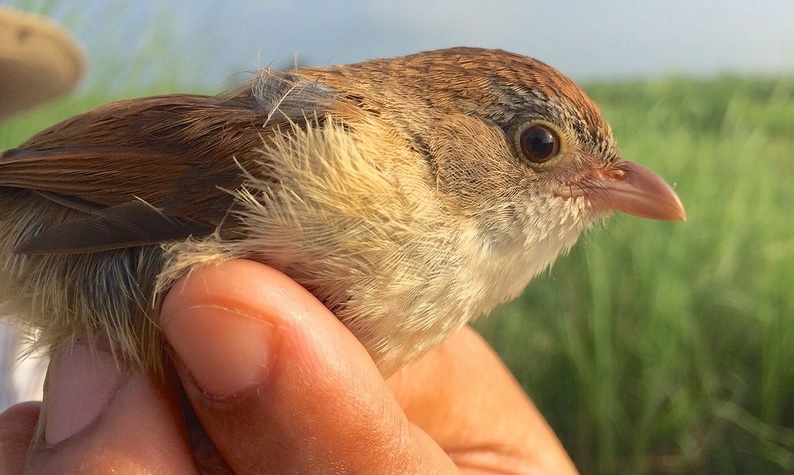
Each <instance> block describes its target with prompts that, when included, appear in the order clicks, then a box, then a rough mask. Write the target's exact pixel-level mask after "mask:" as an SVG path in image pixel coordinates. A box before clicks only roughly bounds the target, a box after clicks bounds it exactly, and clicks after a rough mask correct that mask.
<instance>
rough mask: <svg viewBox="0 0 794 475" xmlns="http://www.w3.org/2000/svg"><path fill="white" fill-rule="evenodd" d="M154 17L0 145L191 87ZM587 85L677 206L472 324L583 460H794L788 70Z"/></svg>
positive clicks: (793, 226) (792, 150) (577, 253)
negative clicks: (669, 216)
mask: <svg viewBox="0 0 794 475" xmlns="http://www.w3.org/2000/svg"><path fill="white" fill-rule="evenodd" d="M23 3H24V2H23ZM28 3H31V4H37V5H35V7H36V8H33V9H35V10H40V11H45V12H46V11H48V9H54V8H66V7H64V5H66V4H65V2H59V1H57V0H48V1H41V2H28ZM38 4H40V5H38ZM119 14H121V13H119ZM108 25H111V22H109V23H108ZM111 29H112V26H107V25H106V26H105V31H106V32H107V31H110V30H111ZM153 31H158V29H157V28H153ZM159 31H160V34H159V35H158V34H153V35H151V36H148V37H146V38H149V39H148V40H145V42H146V44H147V45H148V46H144V48H143V50H142V51H144V53H142V54H141V55H140V57H136V58H113V57H112V51H113V47H112V42H111V43H109V46H108V51H109V54H108V56H109V58H91V62H92V68H95V67H96V65H97V64H99V65H100V68H99V71H100V73H99V74H100V75H102V76H101V77H100V80H98V81H97V80H94V81H93V82H92V87H91V88H83V89H81V90H80V91H78V93H77V94H75V95H73V96H71V97H68V98H66V99H64V100H61V101H59V102H57V103H54V104H51V105H49V106H47V107H44V108H41V109H38V110H36V111H33V112H31V113H28V114H26V115H24V116H21V117H19V118H17V119H16V120H12V121H9V122H5V123H0V149H2V148H8V147H12V146H14V145H16V144H18V143H19V142H21V141H22V140H24V139H26V138H27V137H29V136H30V135H32V134H33V133H35V132H37V131H38V130H40V129H41V128H43V127H45V126H47V125H50V124H52V123H55V122H57V121H59V120H61V119H64V118H67V117H69V116H71V115H74V114H76V113H79V112H82V111H85V110H87V109H89V108H91V107H92V106H95V105H98V104H101V103H103V102H107V101H109V100H112V99H117V98H119V97H130V96H137V95H144V94H151V93H159V92H166V91H172V92H175V91H179V92H186V91H194V92H195V87H194V86H193V85H192V84H191V83H190V81H189V80H185V78H188V77H189V76H190V74H189V72H186V71H185V69H183V68H181V67H180V62H179V61H178V60H177V59H174V60H173V61H172V62H169V63H158V64H160V65H161V66H163V69H162V70H157V68H154V67H153V66H152V64H153V63H152V61H151V60H149V56H148V55H147V54H145V52H146V51H147V49H149V51H151V52H154V51H157V55H156V56H158V57H163V55H167V46H166V45H167V41H166V39H164V38H165V37H164V36H163V35H164V33H163V32H162V29H160V30H159ZM144 36H145V35H144ZM166 36H167V35H166ZM117 40H118V41H120V39H117ZM108 41H112V37H111V39H110V40H108ZM140 41H144V40H140ZM152 56H154V53H153V54H152ZM102 64H105V66H101V65H102ZM108 64H109V65H110V66H107V65H108ZM103 77H104V78H106V79H107V81H103V80H101V79H102V78H103ZM114 84H115V85H118V84H121V85H123V86H122V87H121V88H118V87H116V88H114V87H111V85H114ZM585 87H586V89H587V90H588V92H589V94H590V95H591V97H592V98H593V99H595V100H596V102H598V103H599V104H600V105H601V106H602V108H603V110H604V113H605V115H606V117H607V119H608V120H609V121H610V122H611V124H612V126H613V129H614V132H615V135H616V137H617V139H618V142H619V143H620V144H621V145H622V147H623V154H624V156H625V157H626V158H630V159H632V160H635V161H638V162H641V163H643V164H645V165H648V166H649V167H651V168H653V169H654V170H655V171H657V172H658V173H660V174H661V175H662V176H664V177H665V178H667V179H668V180H669V181H671V182H672V183H675V185H676V191H677V192H678V193H679V195H680V197H681V199H682V201H683V202H684V204H685V205H686V207H687V213H688V219H689V221H688V222H686V223H661V222H651V221H647V220H641V219H637V218H632V217H627V216H617V217H614V218H611V219H610V220H608V221H607V222H606V223H605V224H604V225H603V226H600V227H597V228H595V229H594V230H593V231H591V232H590V233H589V234H588V235H586V236H584V237H583V238H582V240H581V241H580V244H579V245H578V246H577V247H576V248H575V249H574V250H573V251H572V252H571V253H570V255H568V256H566V257H563V258H561V259H560V260H559V261H558V262H557V264H556V265H555V267H554V268H553V269H552V270H551V271H550V272H548V273H547V274H546V275H544V276H542V277H539V278H537V279H536V280H535V281H533V282H532V283H531V284H530V286H529V288H528V289H527V291H526V293H525V295H524V296H523V297H522V298H521V299H520V300H519V301H517V302H515V303H513V304H510V305H508V306H505V307H503V308H502V309H500V310H499V311H498V312H497V313H498V315H495V316H492V317H491V318H487V319H483V320H481V321H480V322H478V323H477V325H476V326H477V327H478V329H479V330H480V331H481V332H482V333H483V334H485V335H486V337H487V338H488V339H489V341H491V342H492V344H493V345H494V346H495V347H496V348H497V350H498V351H499V353H500V354H501V355H502V356H503V358H504V359H505V361H506V362H507V364H508V365H509V366H510V368H511V369H512V370H513V372H514V374H515V375H516V377H517V378H518V379H519V381H520V382H521V384H522V385H523V386H524V387H525V388H526V390H527V392H528V393H529V394H530V395H531V397H532V398H533V400H534V401H535V403H536V404H537V405H538V406H539V407H540V409H541V411H542V412H543V414H544V415H545V416H546V417H547V418H548V420H549V422H550V423H551V425H552V426H553V427H554V429H555V430H556V431H557V433H558V435H559V436H560V437H561V439H562V440H563V443H564V444H565V446H566V448H567V449H568V450H569V452H570V453H571V455H572V457H573V458H574V460H575V461H576V463H577V465H578V467H579V468H580V470H581V471H582V473H607V474H626V473H631V474H645V473H654V474H656V473H658V474H663V473H725V474H731V473H737V474H739V473H792V472H794V221H793V220H792V219H791V217H790V211H789V209H790V208H791V206H792V204H794V186H791V182H792V180H793V179H794V78H764V77H738V76H730V77H729V76H726V77H714V78H707V79H703V78H700V79H692V78H685V77H670V78H660V79H655V80H649V81H637V82H613V83H592V84H585ZM207 92H217V90H214V91H207Z"/></svg>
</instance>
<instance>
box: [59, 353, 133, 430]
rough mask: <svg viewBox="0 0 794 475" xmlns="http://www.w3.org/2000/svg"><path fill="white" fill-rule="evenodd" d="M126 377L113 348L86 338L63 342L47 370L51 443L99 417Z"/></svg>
mask: <svg viewBox="0 0 794 475" xmlns="http://www.w3.org/2000/svg"><path fill="white" fill-rule="evenodd" d="M122 379H123V373H122V372H121V371H120V370H119V367H118V365H117V363H116V360H115V359H114V358H113V355H112V354H111V353H110V352H109V351H105V350H104V349H97V348H94V347H93V346H89V345H88V342H85V340H83V342H79V343H71V342H70V343H65V344H63V345H62V346H61V348H59V349H58V350H57V351H56V353H55V355H54V356H53V359H52V362H51V363H50V366H49V370H48V373H47V386H46V388H47V390H46V397H45V400H44V411H45V430H44V438H45V440H46V441H47V443H48V444H57V443H59V442H61V441H63V440H66V439H68V438H69V437H71V436H73V435H74V434H76V433H78V432H79V431H80V430H82V429H83V428H85V427H86V426H88V425H89V424H91V423H92V422H93V421H94V420H96V419H97V417H99V415H100V414H101V413H102V412H103V411H104V410H105V408H106V407H107V406H108V405H109V403H110V401H111V400H112V399H113V397H114V396H115V395H116V394H117V393H118V391H119V388H120V386H121V383H122Z"/></svg>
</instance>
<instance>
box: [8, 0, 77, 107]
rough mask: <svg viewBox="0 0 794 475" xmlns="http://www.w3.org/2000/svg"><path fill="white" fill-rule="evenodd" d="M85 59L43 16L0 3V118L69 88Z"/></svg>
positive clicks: (56, 26)
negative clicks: (3, 5)
mask: <svg viewBox="0 0 794 475" xmlns="http://www.w3.org/2000/svg"><path fill="white" fill-rule="evenodd" d="M84 69H85V59H84V56H83V53H82V51H81V50H80V48H79V46H78V45H77V43H76V42H75V41H74V40H73V39H72V38H71V36H70V35H69V33H68V32H67V31H66V30H64V29H63V28H61V27H60V26H58V25H56V24H55V23H53V22H52V21H51V20H49V19H48V18H46V17H42V16H38V15H32V14H29V13H23V12H19V11H16V10H12V9H10V8H4V7H0V119H3V118H5V117H8V116H10V115H11V114H13V113H15V112H19V111H21V110H23V109H27V108H29V107H32V106H34V105H36V104H39V103H41V102H44V101H46V100H48V99H52V98H55V97H57V96H59V95H61V94H64V93H66V92H69V91H70V90H72V89H73V88H74V86H75V85H76V84H77V81H78V80H79V79H80V77H81V76H82V75H83V71H84Z"/></svg>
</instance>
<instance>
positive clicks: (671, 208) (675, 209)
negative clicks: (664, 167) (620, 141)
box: [584, 160, 686, 221]
mask: <svg viewBox="0 0 794 475" xmlns="http://www.w3.org/2000/svg"><path fill="white" fill-rule="evenodd" d="M584 194H585V195H586V196H587V197H588V199H589V200H590V202H591V204H592V206H593V208H594V209H595V210H596V211H602V212H607V211H622V212H624V213H627V214H632V215H634V216H640V217H642V218H649V219H662V220H666V221H686V211H684V205H682V204H681V200H679V199H678V196H677V195H676V194H675V192H674V191H673V189H672V188H671V187H670V185H668V184H667V182H665V181H664V180H663V179H662V178H661V177H660V176H659V175H657V174H656V173H654V172H652V171H651V170H649V169H647V168H645V167H643V166H641V165H637V164H636V163H633V162H629V161H626V160H620V161H619V162H616V163H612V164H610V166H609V169H608V170H600V173H598V174H597V175H596V176H593V177H590V179H588V180H587V187H586V189H585V190H584Z"/></svg>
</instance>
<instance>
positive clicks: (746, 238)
mask: <svg viewBox="0 0 794 475" xmlns="http://www.w3.org/2000/svg"><path fill="white" fill-rule="evenodd" d="M588 90H589V93H590V94H591V96H592V97H593V98H594V99H595V100H596V101H597V102H599V104H600V105H601V106H602V108H603V110H604V112H605V114H606V116H607V118H608V119H609V120H610V122H611V123H612V125H613V128H614V131H615V135H616V136H617V139H618V141H619V142H620V143H621V144H622V146H623V154H624V156H625V157H626V158H630V159H632V160H636V161H639V162H642V163H644V164H647V165H648V166H650V167H651V168H653V169H655V170H656V171H657V172H659V173H660V174H662V175H663V176H665V177H666V178H667V179H668V180H670V181H671V182H673V183H675V184H676V190H677V192H678V193H679V195H680V197H681V199H682V201H683V202H684V204H685V205H686V207H687V212H688V222H686V223H683V224H681V223H660V222H650V221H645V220H641V219H636V218H632V217H625V216H619V217H616V218H613V219H611V220H610V221H609V222H607V223H606V224H605V226H603V228H605V229H597V230H595V231H594V232H592V233H591V234H590V235H588V236H587V237H586V238H585V239H583V242H580V244H579V245H578V246H577V247H576V248H575V249H574V250H573V252H572V253H571V255H570V256H568V257H565V258H562V259H560V261H559V262H558V263H557V265H556V266H555V267H554V269H553V270H552V271H551V272H550V273H549V274H548V275H547V276H544V277H542V278H539V279H536V280H535V281H534V282H533V283H531V284H530V287H529V288H528V290H527V292H526V293H525V295H524V296H523V297H522V298H521V299H520V300H519V301H518V302H516V303H514V304H512V305H510V306H507V307H505V308H504V309H502V310H501V311H500V312H499V315H496V316H494V317H492V318H489V319H486V320H483V321H482V322H480V323H479V324H478V327H479V328H480V329H481V330H482V331H483V333H485V335H486V336H487V337H488V339H489V340H490V341H491V342H492V343H493V344H494V345H495V346H496V347H497V348H499V351H500V352H501V354H502V355H503V357H504V358H505V360H506V361H507V363H508V364H509V366H510V367H511V368H512V369H513V371H514V372H515V374H516V376H517V378H518V379H519V380H520V381H521V383H522V384H523V385H524V387H525V388H526V389H527V391H528V392H529V393H530V394H531V396H532V397H533V399H534V400H535V402H536V403H537V404H538V406H539V407H540V408H541V410H542V412H543V413H544V414H545V415H546V416H547V417H548V419H549V420H550V422H551V424H552V425H553V427H554V428H555V429H556V430H557V432H558V434H559V435H560V436H561V437H562V439H563V442H564V444H565V445H566V447H567V449H568V450H569V451H570V452H571V454H572V456H573V457H574V459H575V460H576V462H577V464H578V466H579V467H580V469H581V470H582V471H583V473H632V474H641V473H701V472H718V473H786V472H792V471H794V220H792V217H791V211H790V209H791V205H792V204H794V187H792V186H791V183H792V180H794V100H793V99H794V97H792V96H793V95H794V79H785V80H783V79H780V80H774V81H773V80H767V79H762V78H729V77H726V78H718V79H712V80H699V81H694V80H686V79H680V78H670V79H665V80H658V81H653V82H643V83H622V84H595V85H591V86H590V87H589V88H588Z"/></svg>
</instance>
